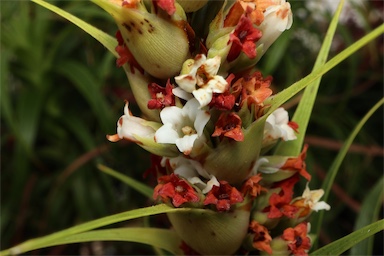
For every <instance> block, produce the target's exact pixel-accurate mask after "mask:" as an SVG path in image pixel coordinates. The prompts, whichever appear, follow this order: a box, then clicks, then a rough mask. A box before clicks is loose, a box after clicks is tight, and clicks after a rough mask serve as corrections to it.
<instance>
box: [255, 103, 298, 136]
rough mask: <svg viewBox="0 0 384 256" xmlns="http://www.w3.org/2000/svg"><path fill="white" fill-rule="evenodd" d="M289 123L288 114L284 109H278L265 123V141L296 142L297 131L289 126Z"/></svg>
mask: <svg viewBox="0 0 384 256" xmlns="http://www.w3.org/2000/svg"><path fill="white" fill-rule="evenodd" d="M288 121H289V117H288V112H287V111H286V110H284V108H278V109H276V110H275V111H274V112H273V113H272V114H271V115H270V116H268V118H267V121H266V123H265V128H264V140H277V139H279V138H282V139H283V140H285V141H288V140H295V139H296V135H295V131H294V130H293V129H292V127H290V126H289V125H288ZM263 143H264V142H263Z"/></svg>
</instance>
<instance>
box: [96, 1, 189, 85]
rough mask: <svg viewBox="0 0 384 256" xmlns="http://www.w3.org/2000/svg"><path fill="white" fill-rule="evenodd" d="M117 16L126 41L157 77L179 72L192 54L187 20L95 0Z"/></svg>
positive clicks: (146, 69) (166, 76)
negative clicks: (160, 15) (173, 18)
mask: <svg viewBox="0 0 384 256" xmlns="http://www.w3.org/2000/svg"><path fill="white" fill-rule="evenodd" d="M94 2H95V3H96V4H98V5H99V6H100V7H102V8H103V9H104V10H106V11H107V12H109V13H110V14H111V15H112V16H113V18H114V19H115V21H116V23H117V26H118V27H119V30H120V32H121V34H122V36H123V39H124V42H125V44H126V46H127V47H128V49H129V50H130V52H131V53H132V55H133V56H134V57H135V59H136V60H137V62H138V63H139V65H140V66H141V67H142V68H143V69H144V70H145V71H146V72H148V73H149V74H150V75H152V76H154V77H156V78H161V79H165V78H169V77H172V76H174V75H176V74H177V73H178V72H179V71H180V68H181V66H182V64H183V62H184V61H185V60H186V59H188V57H189V48H190V45H189V43H190V42H189V36H190V35H189V34H188V32H187V31H188V27H187V26H189V25H188V23H187V22H186V21H184V20H172V19H171V18H168V17H165V18H163V17H159V16H157V15H156V14H152V13H148V12H146V11H143V10H142V8H141V9H134V8H129V7H125V6H121V5H120V4H119V3H116V2H115V1H112V0H110V1H108V0H94Z"/></svg>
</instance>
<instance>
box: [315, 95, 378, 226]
mask: <svg viewBox="0 0 384 256" xmlns="http://www.w3.org/2000/svg"><path fill="white" fill-rule="evenodd" d="M383 104H384V98H382V99H381V100H380V101H379V102H378V103H376V104H375V105H374V106H373V107H372V108H371V109H370V110H369V111H368V113H367V114H366V115H365V116H364V117H363V118H362V119H361V120H360V122H359V123H358V124H357V125H356V127H355V128H354V129H353V131H352V133H351V134H350V135H349V137H348V139H347V140H346V141H345V142H344V144H343V147H342V148H341V149H340V151H339V153H338V154H337V156H336V158H335V160H334V161H333V163H332V165H331V167H330V168H329V170H328V172H327V176H326V177H325V180H324V182H323V186H322V188H323V190H324V196H323V199H322V200H324V201H327V199H328V196H329V193H330V191H331V187H332V184H333V181H334V180H335V177H336V174H337V172H338V170H339V168H340V165H341V163H342V161H343V159H344V157H345V155H346V154H347V152H348V149H349V147H350V146H351V144H352V142H353V140H354V139H355V137H356V135H357V134H358V133H359V131H360V130H361V128H362V127H363V125H364V124H365V123H366V122H367V120H368V119H369V118H370V117H371V116H372V114H373V113H374V112H375V111H376V110H377V109H378V108H379V107H380V106H381V105H383ZM323 215H324V211H320V212H319V214H318V215H316V216H314V219H313V221H312V223H313V227H314V229H313V232H314V233H317V232H318V231H319V230H320V228H321V224H322V220H323Z"/></svg>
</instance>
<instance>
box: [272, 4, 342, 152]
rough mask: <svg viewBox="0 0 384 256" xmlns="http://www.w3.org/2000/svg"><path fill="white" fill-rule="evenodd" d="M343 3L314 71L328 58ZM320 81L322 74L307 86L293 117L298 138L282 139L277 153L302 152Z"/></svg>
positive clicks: (330, 27)
mask: <svg viewBox="0 0 384 256" xmlns="http://www.w3.org/2000/svg"><path fill="white" fill-rule="evenodd" d="M343 5H344V0H341V1H340V3H339V6H338V8H337V10H336V12H335V15H334V16H333V19H332V21H331V24H330V25H329V28H328V31H327V34H326V36H325V39H324V41H323V44H322V46H321V49H320V52H319V55H318V56H317V59H316V62H315V65H314V67H313V71H316V70H318V69H319V68H320V67H321V66H323V65H324V63H325V62H326V60H327V58H328V53H329V50H330V48H331V44H332V39H333V36H334V34H335V31H336V27H337V23H338V20H339V17H340V13H341V10H342V8H343ZM320 82H321V76H320V77H319V78H318V79H316V80H315V81H314V82H312V83H311V84H309V85H308V86H307V88H305V91H304V94H303V97H302V98H301V100H300V103H299V105H298V107H297V109H296V111H295V114H294V115H293V118H292V121H294V122H296V123H297V124H298V125H299V130H300V132H299V133H298V134H297V139H296V140H292V141H281V142H280V143H279V145H278V147H277V149H276V151H275V154H276V155H282V156H297V155H299V154H300V152H301V148H302V146H303V142H304V137H305V134H306V130H307V126H308V123H309V119H310V117H311V113H312V109H313V105H314V103H315V100H316V95H317V91H318V88H319V85H320Z"/></svg>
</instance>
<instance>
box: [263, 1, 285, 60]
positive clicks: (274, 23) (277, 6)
mask: <svg viewBox="0 0 384 256" xmlns="http://www.w3.org/2000/svg"><path fill="white" fill-rule="evenodd" d="M292 23H293V18H292V11H291V5H290V4H289V3H288V2H286V1H285V0H274V4H272V5H270V6H268V7H267V9H266V10H265V12H264V21H263V22H262V23H261V24H260V26H258V27H257V28H258V29H260V30H261V31H262V32H263V36H262V37H261V38H260V40H259V41H258V42H257V45H261V44H263V53H264V52H265V51H266V50H267V49H268V48H269V47H270V46H271V45H272V43H273V42H275V41H276V39H277V38H278V37H279V36H280V35H281V33H283V32H284V30H287V29H290V28H291V26H292Z"/></svg>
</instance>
